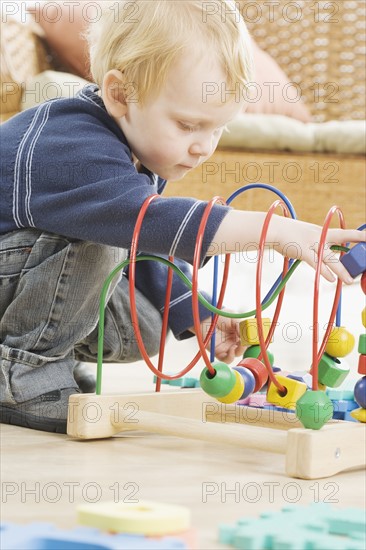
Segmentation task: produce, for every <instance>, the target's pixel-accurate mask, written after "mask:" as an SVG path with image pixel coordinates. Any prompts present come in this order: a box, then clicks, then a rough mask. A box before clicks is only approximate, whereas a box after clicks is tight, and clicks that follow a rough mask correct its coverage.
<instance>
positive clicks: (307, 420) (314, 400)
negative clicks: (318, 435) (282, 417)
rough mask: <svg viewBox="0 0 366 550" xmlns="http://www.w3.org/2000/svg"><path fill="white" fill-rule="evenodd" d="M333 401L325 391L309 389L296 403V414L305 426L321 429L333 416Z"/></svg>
mask: <svg viewBox="0 0 366 550" xmlns="http://www.w3.org/2000/svg"><path fill="white" fill-rule="evenodd" d="M333 412H334V409H333V403H332V402H331V400H330V399H329V397H328V396H327V394H326V393H324V392H323V391H321V390H319V391H311V390H308V391H307V392H306V393H304V394H303V395H302V396H301V397H300V399H299V400H298V401H297V403H296V416H297V418H298V419H299V420H300V422H301V424H302V425H303V426H304V428H310V429H312V430H320V428H322V427H323V426H324V424H325V423H326V422H328V420H330V419H331V418H332V416H333Z"/></svg>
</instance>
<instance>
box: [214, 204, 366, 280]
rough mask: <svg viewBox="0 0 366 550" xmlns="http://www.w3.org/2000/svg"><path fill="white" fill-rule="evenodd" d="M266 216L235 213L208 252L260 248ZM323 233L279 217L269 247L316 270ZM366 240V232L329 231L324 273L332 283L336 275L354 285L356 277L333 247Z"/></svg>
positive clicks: (270, 233) (230, 214)
mask: <svg viewBox="0 0 366 550" xmlns="http://www.w3.org/2000/svg"><path fill="white" fill-rule="evenodd" d="M265 217H266V214H265V213H263V212H246V211H241V210H231V211H230V212H228V214H227V215H226V216H225V218H224V219H223V221H222V222H221V224H220V226H219V229H218V230H217V232H216V235H215V237H214V239H213V241H212V243H211V246H210V248H209V250H208V255H216V254H226V253H228V252H237V251H238V250H245V248H246V247H247V246H248V245H250V246H251V248H252V247H253V246H254V245H257V246H258V243H259V239H260V234H261V231H262V227H263V222H264V219H265ZM321 231H322V228H321V227H320V226H318V225H315V224H312V223H307V222H303V221H299V220H293V219H292V218H285V217H283V216H277V215H275V216H273V217H272V219H271V221H270V225H269V229H268V233H267V238H266V242H267V244H268V246H273V248H274V249H275V250H276V251H277V252H279V253H281V254H283V255H284V256H288V257H290V258H296V259H300V260H304V261H305V262H306V263H308V264H309V265H310V266H312V267H313V268H316V262H317V249H318V245H319V241H320V235H321ZM365 240H366V231H357V230H356V229H329V231H328V233H327V237H326V244H325V248H324V258H323V264H322V267H321V274H322V275H323V276H324V277H325V278H326V279H327V280H328V281H331V282H333V281H334V280H335V277H334V274H335V275H336V276H337V277H339V278H340V279H341V280H342V281H343V282H345V283H348V284H349V283H352V282H353V279H352V277H351V276H350V274H349V273H348V271H347V270H346V269H345V267H344V266H343V265H342V263H341V262H339V254H337V253H334V252H333V251H332V250H330V246H331V245H334V244H337V245H341V244H344V243H346V242H361V241H365ZM332 272H333V273H332Z"/></svg>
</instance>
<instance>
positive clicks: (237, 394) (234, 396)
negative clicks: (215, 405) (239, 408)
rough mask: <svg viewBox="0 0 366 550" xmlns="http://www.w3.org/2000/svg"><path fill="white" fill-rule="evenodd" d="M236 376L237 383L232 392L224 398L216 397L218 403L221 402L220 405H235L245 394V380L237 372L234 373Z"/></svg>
mask: <svg viewBox="0 0 366 550" xmlns="http://www.w3.org/2000/svg"><path fill="white" fill-rule="evenodd" d="M233 370H234V369H233ZM234 375H235V379H236V382H235V386H234V387H233V389H232V390H231V392H230V393H228V394H227V395H225V396H224V397H216V399H217V401H220V403H235V402H236V401H239V399H241V396H242V395H243V393H244V380H243V377H242V376H241V375H240V374H239V373H238V372H237V371H234Z"/></svg>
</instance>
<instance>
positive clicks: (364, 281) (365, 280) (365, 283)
mask: <svg viewBox="0 0 366 550" xmlns="http://www.w3.org/2000/svg"><path fill="white" fill-rule="evenodd" d="M361 288H362V290H363V291H364V294H366V271H365V272H364V273H362V277H361Z"/></svg>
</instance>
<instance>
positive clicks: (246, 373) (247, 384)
mask: <svg viewBox="0 0 366 550" xmlns="http://www.w3.org/2000/svg"><path fill="white" fill-rule="evenodd" d="M233 370H235V371H237V372H238V373H239V374H240V376H241V377H242V378H243V382H244V391H243V395H242V396H241V397H240V399H246V398H247V397H249V395H251V394H252V393H253V392H254V388H255V378H254V374H253V373H252V371H250V370H249V369H246V368H245V367H241V366H237V367H233Z"/></svg>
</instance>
